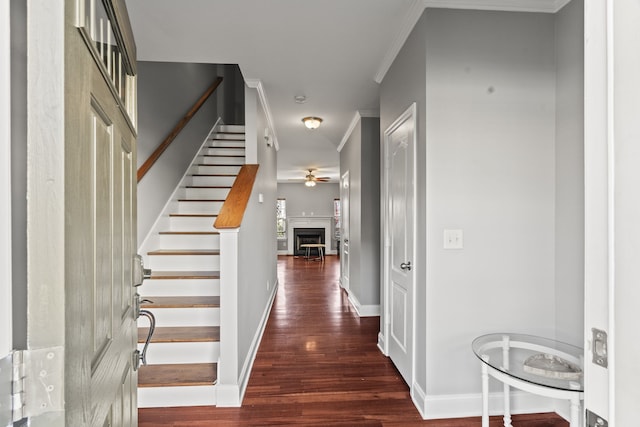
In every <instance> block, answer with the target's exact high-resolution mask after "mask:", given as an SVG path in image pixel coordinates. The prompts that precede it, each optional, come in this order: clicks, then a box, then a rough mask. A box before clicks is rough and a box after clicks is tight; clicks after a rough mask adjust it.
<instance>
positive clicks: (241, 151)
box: [202, 146, 245, 156]
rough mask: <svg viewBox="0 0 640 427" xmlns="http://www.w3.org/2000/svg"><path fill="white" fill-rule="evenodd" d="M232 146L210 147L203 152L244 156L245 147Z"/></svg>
mask: <svg viewBox="0 0 640 427" xmlns="http://www.w3.org/2000/svg"><path fill="white" fill-rule="evenodd" d="M232 147H233V146H231V147H210V148H207V149H205V150H204V152H203V153H202V154H208V155H210V156H244V155H245V149H244V148H242V149H238V148H232Z"/></svg>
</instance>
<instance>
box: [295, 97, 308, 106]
mask: <svg viewBox="0 0 640 427" xmlns="http://www.w3.org/2000/svg"><path fill="white" fill-rule="evenodd" d="M293 100H294V101H296V104H304V103H305V102H307V97H306V96H304V95H296V96H294V97H293Z"/></svg>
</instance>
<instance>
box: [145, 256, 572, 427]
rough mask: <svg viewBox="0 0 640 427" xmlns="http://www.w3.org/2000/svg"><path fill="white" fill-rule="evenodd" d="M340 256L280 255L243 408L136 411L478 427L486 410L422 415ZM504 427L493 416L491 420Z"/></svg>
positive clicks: (205, 419)
mask: <svg viewBox="0 0 640 427" xmlns="http://www.w3.org/2000/svg"><path fill="white" fill-rule="evenodd" d="M338 274H339V259H338V258H337V257H335V256H329V257H327V258H326V261H325V262H324V263H320V262H312V261H305V260H304V259H301V258H294V257H280V258H279V260H278V276H279V281H280V288H279V290H278V294H277V296H276V300H275V302H274V306H273V310H272V311H271V315H270V317H269V322H268V325H267V328H266V330H265V333H264V337H263V339H262V343H261V345H260V349H259V351H258V355H257V357H256V360H255V363H254V365H253V371H252V374H251V378H250V380H249V385H248V387H247V391H246V394H245V398H244V401H243V405H242V407H241V408H216V407H191V408H154V409H140V410H139V425H140V426H141V427H151V426H172V427H182V426H240V425H241V426H249V425H261V426H264V425H307V426H310V425H316V426H418V425H422V426H431V427H479V426H480V418H479V417H475V418H464V419H462V418H460V419H449V420H432V421H424V420H422V419H421V417H420V415H419V414H418V411H417V410H416V409H415V407H414V406H413V404H412V403H411V398H410V396H409V391H408V387H407V385H406V384H405V383H404V382H403V380H402V378H401V377H400V374H399V373H398V372H397V371H396V369H395V368H394V366H393V364H392V363H391V362H390V361H389V359H388V358H386V357H385V356H383V355H382V353H380V351H379V350H378V348H377V346H376V342H377V334H378V330H379V318H378V317H371V318H359V317H358V316H357V315H356V314H355V312H354V310H353V309H352V308H351V306H350V305H349V302H348V301H347V297H346V294H345V293H344V292H343V291H341V289H340V288H339V285H338ZM500 425H502V419H501V417H492V418H491V427H498V426H500ZM568 425H569V424H568V423H567V422H566V421H565V420H563V419H562V418H560V417H558V416H557V415H555V414H534V415H519V416H518V415H515V416H513V426H514V427H568Z"/></svg>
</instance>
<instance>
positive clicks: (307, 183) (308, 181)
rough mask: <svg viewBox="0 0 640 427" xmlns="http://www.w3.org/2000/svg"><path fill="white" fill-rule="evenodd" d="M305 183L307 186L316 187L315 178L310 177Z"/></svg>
mask: <svg viewBox="0 0 640 427" xmlns="http://www.w3.org/2000/svg"><path fill="white" fill-rule="evenodd" d="M304 185H306V186H307V187H315V186H316V182H315V181H313V180H310V179H308V180H306V181H305V182H304Z"/></svg>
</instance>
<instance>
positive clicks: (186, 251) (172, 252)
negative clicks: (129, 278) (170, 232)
mask: <svg viewBox="0 0 640 427" xmlns="http://www.w3.org/2000/svg"><path fill="white" fill-rule="evenodd" d="M147 255H220V251H219V250H217V249H216V250H212V249H156V250H155V251H150V252H147Z"/></svg>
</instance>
